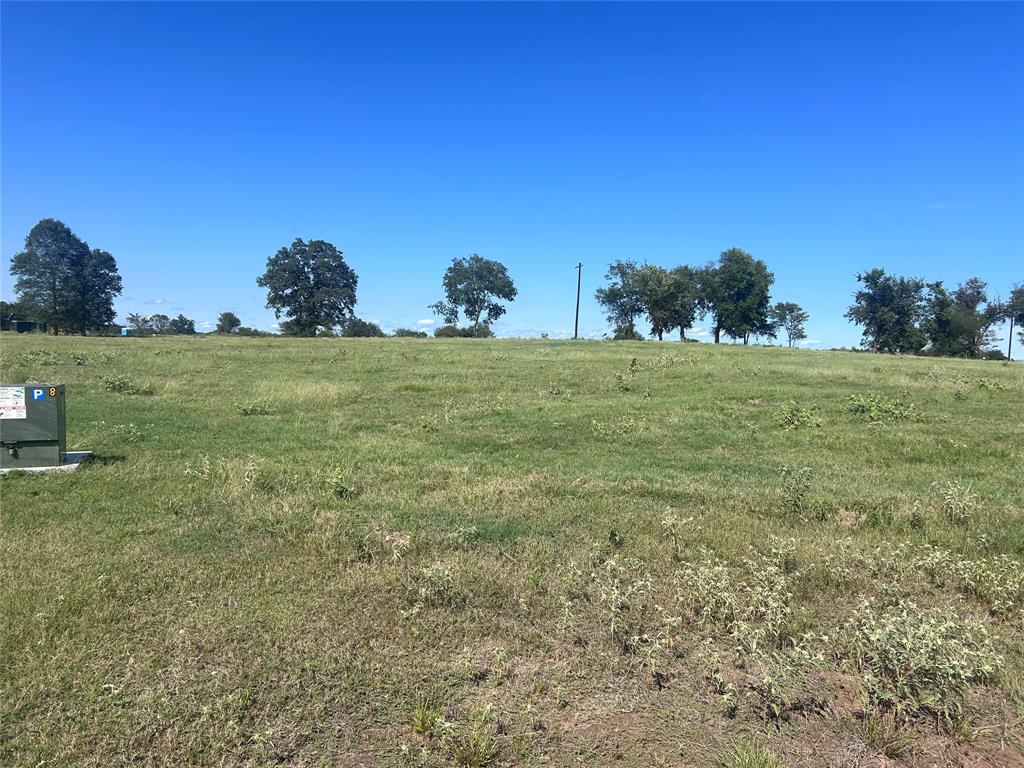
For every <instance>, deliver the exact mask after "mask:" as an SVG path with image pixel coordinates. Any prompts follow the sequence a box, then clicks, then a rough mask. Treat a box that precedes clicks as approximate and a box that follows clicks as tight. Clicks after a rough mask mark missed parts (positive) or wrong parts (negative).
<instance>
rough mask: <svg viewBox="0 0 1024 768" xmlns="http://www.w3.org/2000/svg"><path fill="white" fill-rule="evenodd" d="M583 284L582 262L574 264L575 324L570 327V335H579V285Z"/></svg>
mask: <svg viewBox="0 0 1024 768" xmlns="http://www.w3.org/2000/svg"><path fill="white" fill-rule="evenodd" d="M582 284H583V262H582V261H581V262H580V263H579V264H577V265H576V325H574V326H573V329H572V337H573V338H574V339H578V338H579V337H580V286H581V285H582Z"/></svg>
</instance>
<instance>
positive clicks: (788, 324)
mask: <svg viewBox="0 0 1024 768" xmlns="http://www.w3.org/2000/svg"><path fill="white" fill-rule="evenodd" d="M768 317H769V319H770V320H771V322H772V323H773V324H774V325H775V326H776V327H777V328H780V329H781V330H783V331H785V332H786V342H787V344H788V345H789V346H790V347H792V346H793V344H794V343H795V342H798V341H800V340H801V339H806V338H807V332H806V331H805V330H804V323H806V322H807V321H808V320H809V319H810V315H808V314H807V312H805V311H804V309H803V308H802V307H801V306H800V305H799V304H795V303H793V302H792V301H780V302H777V303H776V304H775V305H774V306H773V307H772V308H771V310H770V311H769V313H768Z"/></svg>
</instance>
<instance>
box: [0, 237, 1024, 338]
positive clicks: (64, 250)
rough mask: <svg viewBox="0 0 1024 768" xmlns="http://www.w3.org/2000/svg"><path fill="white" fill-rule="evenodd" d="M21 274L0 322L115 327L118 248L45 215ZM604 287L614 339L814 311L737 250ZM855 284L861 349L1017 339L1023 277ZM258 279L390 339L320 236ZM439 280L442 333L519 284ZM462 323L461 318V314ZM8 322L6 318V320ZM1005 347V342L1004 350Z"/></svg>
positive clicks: (279, 254) (143, 323) (634, 273)
mask: <svg viewBox="0 0 1024 768" xmlns="http://www.w3.org/2000/svg"><path fill="white" fill-rule="evenodd" d="M11 274H12V275H14V276H15V277H16V282H15V291H16V293H17V294H18V299H17V301H16V302H15V304H13V305H12V304H9V303H7V302H3V303H2V305H0V319H2V320H5V322H6V319H8V318H10V317H13V316H19V317H18V319H31V320H37V321H40V322H43V323H45V324H46V325H47V327H48V329H49V330H50V331H52V332H53V333H55V334H56V333H60V332H65V333H81V334H85V333H87V332H95V331H99V332H109V331H110V330H111V329H113V328H117V327H118V326H115V325H114V317H115V313H114V306H113V302H114V298H115V297H117V296H118V295H120V294H121V291H122V284H121V277H120V275H119V274H118V271H117V263H116V261H115V259H114V257H113V256H112V255H111V254H110V253H109V252H107V251H104V250H100V249H95V248H90V247H89V246H88V244H86V243H85V242H84V241H82V240H81V239H80V238H78V237H77V236H76V235H75V234H74V233H73V232H72V231H71V229H70V228H69V227H68V226H67V225H66V224H64V223H63V222H61V221H58V220H56V219H43V220H42V221H40V222H39V223H38V224H36V225H35V226H34V227H33V228H32V230H31V231H30V232H29V233H28V235H27V236H26V238H25V248H24V250H23V251H21V252H20V253H18V254H16V255H15V256H14V258H13V259H12V260H11ZM605 279H606V281H607V282H606V285H605V286H603V287H601V288H599V289H598V290H597V293H596V299H597V301H598V303H599V304H600V305H601V306H602V307H603V308H604V311H605V313H606V315H607V318H608V321H609V323H610V324H611V325H612V326H613V328H614V330H613V334H612V336H613V338H615V339H642V338H643V336H642V335H641V333H640V332H639V331H638V330H637V323H638V321H640V320H641V319H643V320H644V321H646V323H647V325H648V327H649V330H648V333H649V335H651V336H653V337H656V338H658V339H664V337H665V335H666V334H670V333H674V332H678V334H679V338H680V340H681V341H686V340H687V336H686V334H687V331H689V330H691V329H692V328H693V327H694V326H695V325H696V323H697V322H698V320H706V321H708V322H709V323H710V328H711V332H712V334H713V336H714V340H715V343H719V342H720V341H721V339H722V337H723V336H725V337H727V338H731V339H735V340H742V341H743V343H744V344H747V343H749V342H750V340H751V339H752V338H761V339H768V340H772V339H776V338H778V337H779V336H780V335H783V334H784V335H785V339H786V342H787V343H788V345H789V346H791V347H792V346H793V345H794V344H796V343H797V342H799V341H801V340H803V339H805V338H806V337H807V333H806V330H805V324H806V323H807V322H808V319H809V316H808V314H807V312H806V311H805V310H804V309H803V308H802V307H800V306H799V305H798V304H796V303H794V302H792V301H781V302H776V303H774V304H773V303H772V301H771V287H772V285H773V284H774V282H775V276H774V274H773V273H772V272H771V271H770V270H769V269H768V266H767V265H766V264H765V262H764V261H762V260H760V259H757V258H755V257H754V256H752V255H751V254H749V253H747V252H746V251H744V250H742V249H740V248H730V249H728V250H725V251H723V252H722V253H721V254H720V255H719V257H718V259H717V261H713V262H710V263H708V264H706V265H705V266H703V267H693V266H689V265H680V266H677V267H673V268H670V269H666V268H664V267H660V266H656V265H652V264H638V263H637V262H635V261H631V260H617V261H614V262H612V263H611V264H610V265H609V267H608V271H607V274H606V275H605ZM857 280H858V281H859V282H860V283H861V288H860V289H859V290H858V291H857V292H856V293H855V294H854V303H853V304H852V305H851V306H850V307H849V309H848V310H847V312H846V315H845V316H846V318H847V319H849V320H850V321H851V322H853V323H856V324H857V325H859V326H861V328H862V330H863V347H864V348H865V349H868V350H871V351H875V352H892V353H896V352H899V353H913V354H936V355H948V356H958V357H981V356H983V355H986V354H991V350H990V349H989V347H990V345H991V343H992V341H993V339H994V337H995V326H997V325H998V324H1000V323H1002V322H1004V321H1009V322H1010V324H1011V331H1010V337H1011V343H1012V338H1013V331H1014V327H1015V326H1016V328H1017V333H1018V335H1019V337H1020V339H1021V342H1022V343H1024V287H1016V288H1014V289H1013V290H1012V292H1011V294H1010V298H1009V300H1008V301H1006V302H1002V301H999V300H997V299H994V298H990V297H989V295H988V287H987V285H986V284H985V283H984V282H983V281H982V280H980V279H979V278H971V279H970V280H967V281H965V282H963V283H961V284H960V285H959V286H957V288H955V289H953V290H949V289H947V288H945V287H944V286H943V284H942V282H941V281H940V282H931V283H926V282H925V281H924V280H922V279H919V278H907V277H899V276H895V275H889V274H886V272H885V271H884V270H882V269H872V270H869V271H867V272H863V273H860V274H858V275H857ZM256 282H257V285H259V286H260V287H262V288H265V289H266V291H267V301H266V306H267V308H268V309H272V310H273V311H274V316H275V317H276V318H277V320H278V321H280V322H279V327H280V333H281V334H283V335H289V336H385V335H386V334H385V333H384V331H383V330H382V329H381V328H380V326H379V325H377V324H376V323H373V322H370V321H367V320H363V319H361V318H359V317H357V316H356V314H355V306H356V290H357V288H358V284H359V278H358V275H357V274H356V272H355V270H353V269H352V268H351V267H350V266H349V265H348V263H347V262H346V261H345V258H344V254H343V253H342V252H341V251H340V250H339V249H338V248H337V247H336V246H335V245H333V244H332V243H329V242H327V241H325V240H309V241H306V240H303V239H302V238H296V239H295V240H293V241H292V243H291V244H290V245H287V246H284V247H282V248H279V249H278V250H277V251H276V252H275V253H274V254H273V255H271V256H270V257H269V258H268V259H267V262H266V269H265V271H264V272H263V274H262V275H260V276H259V277H258V278H257V281H256ZM441 287H442V290H443V294H444V296H443V298H442V299H440V300H438V301H437V302H435V303H433V304H431V305H429V307H428V308H429V309H430V310H431V311H433V312H434V314H436V315H439V316H440V317H441V318H443V320H444V325H442V326H441V327H439V328H437V329H436V330H435V331H434V335H435V336H439V337H463V336H465V337H488V336H493V335H494V333H493V330H492V328H491V326H492V324H493V323H494V321H496V320H497V319H499V318H500V317H502V316H503V315H504V314H505V312H506V306H505V304H504V303H503V302H510V301H514V300H515V298H516V296H517V295H518V290H517V288H516V286H515V283H514V282H513V280H512V278H511V276H510V275H509V273H508V269H507V268H506V267H505V265H504V264H502V263H501V262H498V261H493V260H490V259H485V258H483V257H481V256H480V255H478V254H475V253H474V254H471V255H470V256H468V257H466V258H456V259H453V260H452V263H451V264H450V265H449V267H448V268H447V270H446V271H445V273H444V275H443V277H442V280H441ZM127 320H128V326H129V327H130V328H131V329H132V331H133V332H134V333H136V334H139V335H150V334H153V335H166V334H184V335H188V334H194V333H196V327H195V322H194V321H193V320H191V319H190V318H188V317H186V316H185V315H181V314H179V315H178V316H177V317H173V318H172V317H169V316H167V315H164V314H153V315H149V316H144V315H141V314H139V313H132V314H130V315H128V316H127ZM461 320H465V323H466V325H464V326H461V325H460V321H461ZM4 327H6V325H5V326H4ZM215 332H216V333H227V334H237V335H271V334H267V333H266V332H265V331H260V330H257V329H255V328H247V327H245V326H243V325H242V323H241V320H240V319H239V318H238V316H237V315H235V314H234V313H233V312H223V313H221V315H220V317H219V318H218V320H217V325H216V328H215ZM394 335H396V336H406V337H425V336H426V335H427V334H426V333H425V332H424V331H421V330H416V329H409V328H399V329H398V330H396V331H395V333H394ZM1008 354H1009V350H1008Z"/></svg>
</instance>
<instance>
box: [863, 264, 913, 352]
mask: <svg viewBox="0 0 1024 768" xmlns="http://www.w3.org/2000/svg"><path fill="white" fill-rule="evenodd" d="M857 280H858V281H859V282H861V283H863V285H864V287H863V288H861V289H860V290H859V291H857V292H856V293H855V294H854V296H853V304H852V305H850V308H849V309H848V310H847V311H846V315H845V317H846V318H847V319H848V320H850V321H851V322H853V323H855V324H856V325H860V326H863V329H864V330H863V341H862V344H863V346H864V347H866V348H867V349H869V350H871V351H872V352H889V353H896V352H903V353H907V352H917V351H919V350H920V349H921V348H922V347H923V346H924V343H925V335H924V333H923V332H922V330H921V328H920V327H919V323H920V322H921V319H922V318H923V316H924V311H925V303H924V281H923V280H921V279H919V278H907V277H896V276H895V275H887V274H886V273H885V270H884V269H880V268H876V269H872V270H869V271H867V272H861V273H860V274H858V275H857Z"/></svg>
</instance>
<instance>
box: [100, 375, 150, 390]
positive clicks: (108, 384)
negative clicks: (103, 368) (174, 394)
mask: <svg viewBox="0 0 1024 768" xmlns="http://www.w3.org/2000/svg"><path fill="white" fill-rule="evenodd" d="M100 381H101V382H102V383H103V388H104V389H105V390H107V392H117V393H119V394H122V395H152V394H153V393H154V392H156V388H155V387H154V386H153V385H152V384H139V383H138V382H136V381H135V380H134V379H133V378H131V377H130V376H126V375H125V374H123V373H115V374H112V375H110V376H104V377H103V378H102V379H101V380H100Z"/></svg>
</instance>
